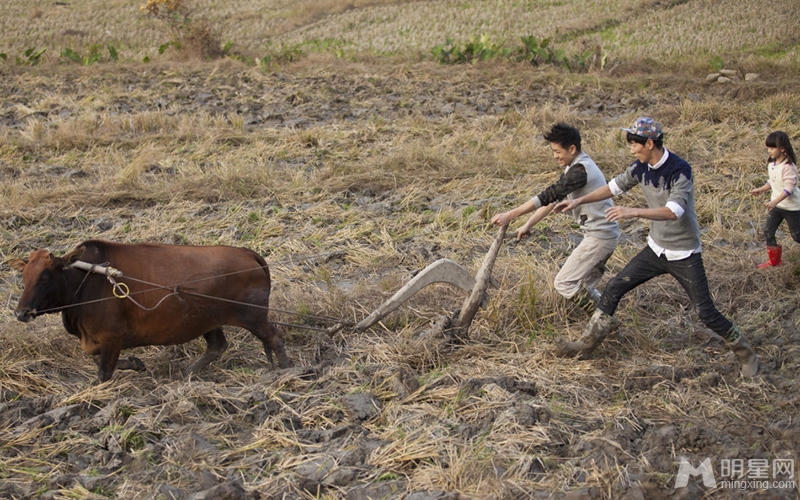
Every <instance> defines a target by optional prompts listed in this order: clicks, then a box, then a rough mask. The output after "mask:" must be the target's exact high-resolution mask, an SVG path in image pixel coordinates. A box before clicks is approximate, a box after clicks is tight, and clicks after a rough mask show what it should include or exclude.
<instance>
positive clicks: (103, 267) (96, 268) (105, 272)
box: [40, 260, 353, 335]
mask: <svg viewBox="0 0 800 500" xmlns="http://www.w3.org/2000/svg"><path fill="white" fill-rule="evenodd" d="M69 267H73V268H75V269H80V270H82V271H86V273H87V274H86V277H87V278H88V276H89V274H99V275H102V276H105V278H106V279H107V280H108V282H109V283H111V293H112V294H113V295H114V297H115V298H117V299H128V300H130V301H131V302H133V303H134V304H135V305H136V306H137V307H139V308H140V309H142V310H144V311H153V310H155V309H157V308H158V307H159V306H160V305H161V304H162V303H163V302H164V301H165V300H167V299H168V298H169V297H173V296H177V295H181V294H183V295H189V296H192V297H200V298H204V299H210V300H218V301H221V302H228V303H230V304H236V305H242V306H248V307H256V308H258V309H264V310H267V311H273V312H279V313H282V314H289V315H294V316H302V317H305V318H312V319H316V320H323V321H328V322H335V324H334V325H333V326H331V327H328V328H319V327H314V326H308V325H298V324H294V323H280V322H277V321H270V322H271V323H273V324H276V325H281V326H287V327H294V328H303V329H306V330H317V331H324V332H326V333H328V334H329V335H333V334H334V333H336V332H338V331H339V330H341V329H342V328H344V327H351V326H353V323H351V322H347V321H342V320H339V319H337V318H331V317H328V316H317V315H313V314H302V313H296V312H292V311H284V310H280V309H274V308H270V307H267V306H262V305H260V304H251V303H248V302H240V301H237V300H232V299H225V298H222V297H214V296H213V295H206V294H203V293H198V292H190V291H187V290H179V288H178V287H180V286H183V285H189V284H192V283H197V282H200V281H207V280H210V279H217V278H223V277H225V276H232V275H235V274H240V273H247V272H251V271H258V270H261V269H264V268H266V267H267V266H259V267H254V268H251V269H245V270H242V271H234V272H230V273H225V274H220V275H216V276H209V277H207V278H198V279H194V280H189V281H184V282H183V283H178V284H176V285H173V286H166V285H159V284H157V283H151V282H149V281H145V280H140V279H137V278H132V277H130V276H125V278H126V279H128V280H130V281H135V282H137V283H141V284H143V285H148V286H150V287H152V288H148V289H145V290H140V291H138V292H131V290H130V287H128V285H127V283H120V282H118V281H117V280H116V279H115V278H121V277H123V276H124V275H123V274H122V271H120V270H119V269H117V268H115V267H112V266H110V265H108V264H107V263H106V264H90V263H88V262H83V261H81V260H77V261H75V262H73V263H72V264H71V265H70V266H69ZM85 281H86V278H84V280H83V281H82V282H81V285H80V286H79V287H78V289H77V290H76V291H75V293H76V294H77V293H78V290H80V288H81V287H82V286H83V283H84V282H85ZM154 290H169V291H170V292H171V293H168V294H167V295H165V296H163V297H162V298H161V299H160V300H159V301H158V302H157V303H156V305H154V306H153V307H145V306H144V305H142V304H141V303H139V302H138V301H137V300H136V299H134V298H133V297H132V295H136V294H139V293H146V292H152V291H154ZM110 299H111V297H104V298H102V299H95V300H90V301H86V302H80V303H77V304H70V305H68V306H62V307H57V308H53V309H48V310H44V311H40V313H48V312H56V311H60V310H64V309H68V308H70V307H77V306H82V305H87V304H92V303H95V302H102V301H105V300H110Z"/></svg>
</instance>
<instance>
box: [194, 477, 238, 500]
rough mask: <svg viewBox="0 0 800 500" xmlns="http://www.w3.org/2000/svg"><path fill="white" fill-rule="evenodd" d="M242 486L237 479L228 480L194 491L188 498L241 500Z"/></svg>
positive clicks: (199, 499) (197, 499) (198, 499)
mask: <svg viewBox="0 0 800 500" xmlns="http://www.w3.org/2000/svg"><path fill="white" fill-rule="evenodd" d="M244 498H245V491H244V487H243V486H242V485H241V483H239V482H238V481H228V482H227V483H222V484H219V485H217V486H214V487H212V488H209V489H207V490H204V491H200V492H198V493H194V494H193V495H192V496H190V497H189V500H243V499H244Z"/></svg>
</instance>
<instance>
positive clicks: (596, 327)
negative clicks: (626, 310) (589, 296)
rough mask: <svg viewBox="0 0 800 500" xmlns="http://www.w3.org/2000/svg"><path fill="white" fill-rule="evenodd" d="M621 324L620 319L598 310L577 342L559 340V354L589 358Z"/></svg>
mask: <svg viewBox="0 0 800 500" xmlns="http://www.w3.org/2000/svg"><path fill="white" fill-rule="evenodd" d="M618 326H619V320H617V319H616V318H614V317H613V316H609V315H608V314H606V313H604V312H603V311H601V310H600V309H598V310H596V311H595V312H594V314H593V315H592V319H590V320H589V324H587V325H586V328H585V329H584V330H583V335H581V338H580V339H578V340H577V341H575V342H564V341H559V342H558V355H559V356H561V357H564V358H573V357H575V356H578V358H579V359H587V358H589V356H590V355H591V354H592V351H594V350H595V349H596V348H597V346H599V345H600V342H602V341H603V339H604V338H606V335H608V334H609V333H611V331H612V330H614V329H615V328H617V327H618Z"/></svg>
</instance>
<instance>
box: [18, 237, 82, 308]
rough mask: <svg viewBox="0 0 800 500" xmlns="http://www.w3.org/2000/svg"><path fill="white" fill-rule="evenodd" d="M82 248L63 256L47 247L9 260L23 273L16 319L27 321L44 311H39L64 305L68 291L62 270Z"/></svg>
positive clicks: (73, 260)
mask: <svg viewBox="0 0 800 500" xmlns="http://www.w3.org/2000/svg"><path fill="white" fill-rule="evenodd" d="M84 250H85V248H84V247H83V246H81V247H78V248H77V249H76V250H73V251H72V252H70V253H68V254H67V255H65V256H63V257H56V256H55V255H53V254H52V253H50V252H48V251H47V250H35V251H33V252H31V253H30V255H29V256H28V258H27V259H14V260H12V261H10V262H9V263H8V265H10V266H11V267H12V268H13V269H16V270H17V271H20V272H21V273H22V285H23V290H22V296H21V297H20V299H19V304H18V305H17V310H16V311H15V314H16V315H17V319H18V320H20V321H23V322H27V321H30V320H32V319H33V318H35V317H36V316H38V315H39V314H43V312H41V311H44V312H48V310H50V309H53V308H56V307H59V306H61V305H64V301H65V300H66V299H67V297H66V293H67V290H66V280H65V279H64V273H63V271H64V269H65V268H67V267H69V266H70V265H71V264H72V263H73V262H75V261H76V260H78V259H79V258H80V256H81V255H83V252H84Z"/></svg>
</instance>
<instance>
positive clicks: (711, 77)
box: [706, 73, 721, 82]
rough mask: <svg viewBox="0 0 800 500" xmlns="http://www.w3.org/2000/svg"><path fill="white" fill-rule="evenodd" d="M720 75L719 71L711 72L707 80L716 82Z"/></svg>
mask: <svg viewBox="0 0 800 500" xmlns="http://www.w3.org/2000/svg"><path fill="white" fill-rule="evenodd" d="M720 76H721V75H720V74H719V73H709V74H708V76H706V81H707V82H716V81H717V78H719V77H720Z"/></svg>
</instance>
